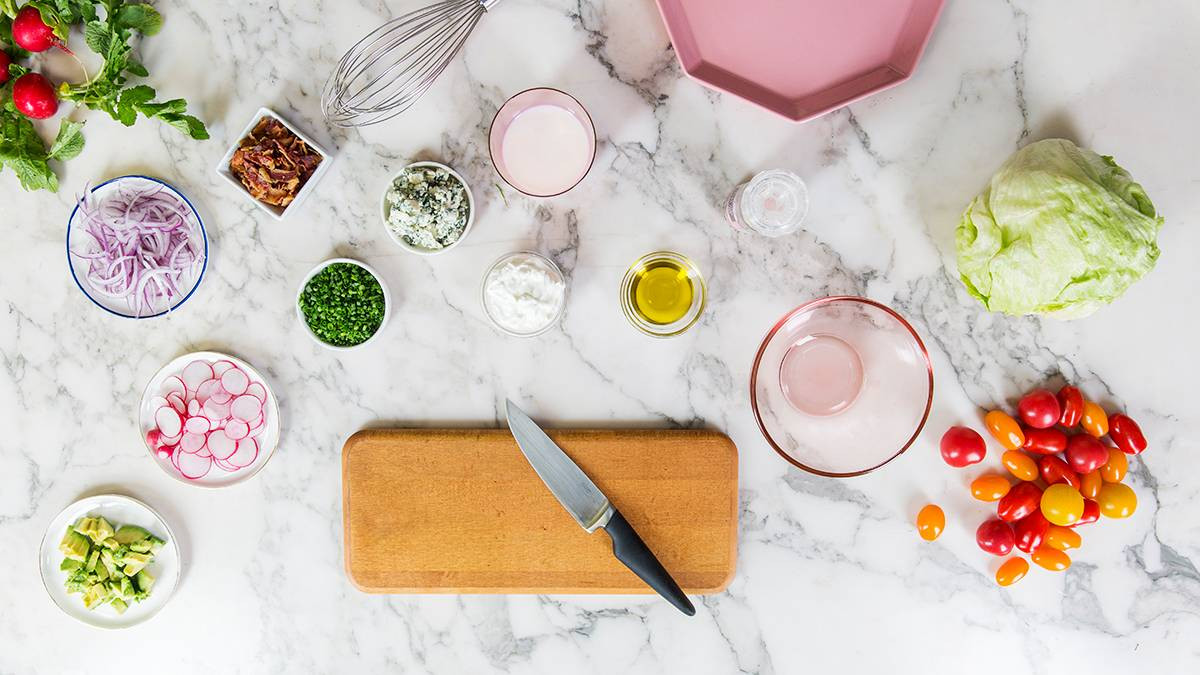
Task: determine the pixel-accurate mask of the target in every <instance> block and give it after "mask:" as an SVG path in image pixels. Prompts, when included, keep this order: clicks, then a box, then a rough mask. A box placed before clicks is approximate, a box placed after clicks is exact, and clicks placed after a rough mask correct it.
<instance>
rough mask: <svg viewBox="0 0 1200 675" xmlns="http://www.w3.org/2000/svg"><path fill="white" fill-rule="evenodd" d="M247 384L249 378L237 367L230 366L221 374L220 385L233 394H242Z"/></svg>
mask: <svg viewBox="0 0 1200 675" xmlns="http://www.w3.org/2000/svg"><path fill="white" fill-rule="evenodd" d="M248 386H250V378H249V377H247V376H246V373H243V372H242V371H240V370H238V369H237V368H230V369H229V370H227V371H225V372H224V373H222V374H221V387H222V388H223V389H225V391H227V392H229V393H231V394H233V395H234V396H238V395H240V394H244V393H245V392H246V387H248Z"/></svg>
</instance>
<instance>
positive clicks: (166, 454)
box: [158, 448, 171, 459]
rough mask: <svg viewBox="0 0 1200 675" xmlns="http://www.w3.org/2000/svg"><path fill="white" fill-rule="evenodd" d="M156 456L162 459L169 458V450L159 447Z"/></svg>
mask: <svg viewBox="0 0 1200 675" xmlns="http://www.w3.org/2000/svg"><path fill="white" fill-rule="evenodd" d="M158 456H159V457H161V458H162V459H170V458H171V451H170V450H165V449H162V448H160V449H159V451H158Z"/></svg>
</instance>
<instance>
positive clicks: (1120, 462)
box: [917, 386, 1146, 586]
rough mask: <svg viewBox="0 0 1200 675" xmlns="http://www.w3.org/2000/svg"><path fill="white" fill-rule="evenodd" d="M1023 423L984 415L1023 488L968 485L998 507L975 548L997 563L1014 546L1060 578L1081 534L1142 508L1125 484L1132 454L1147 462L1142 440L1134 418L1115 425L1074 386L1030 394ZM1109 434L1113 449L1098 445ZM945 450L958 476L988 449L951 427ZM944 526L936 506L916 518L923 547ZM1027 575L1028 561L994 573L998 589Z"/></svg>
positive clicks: (986, 482) (975, 436)
mask: <svg viewBox="0 0 1200 675" xmlns="http://www.w3.org/2000/svg"><path fill="white" fill-rule="evenodd" d="M1017 417H1018V418H1019V421H1018V419H1014V418H1013V417H1011V416H1010V415H1008V414H1007V413H1005V412H1003V411H1001V410H993V411H991V412H989V413H987V415H985V416H984V425H985V426H986V427H987V430H988V433H990V434H991V435H992V437H993V438H995V439H996V440H997V441H999V443H1000V445H1002V446H1003V447H1004V450H1005V451H1004V454H1003V456H1002V457H1001V462H1002V463H1003V464H1004V467H1005V468H1006V469H1007V470H1008V473H1009V474H1011V475H1012V476H1013V477H1014V478H1016V479H1017V483H1016V484H1015V485H1014V484H1013V483H1012V482H1010V480H1009V478H1008V477H1007V476H1004V475H1001V474H998V473H990V474H984V475H982V476H979V477H978V478H976V479H975V480H974V481H972V482H971V494H972V496H974V497H975V498H976V499H979V500H981V501H985V502H996V516H997V517H996V518H992V519H989V520H987V521H985V522H984V523H983V524H982V525H980V526H979V529H978V530H976V532H975V541H976V543H978V544H979V548H981V549H983V550H984V551H987V552H988V553H991V554H993V555H997V556H1006V555H1008V554H1009V553H1011V552H1012V550H1013V548H1017V549H1019V550H1020V551H1023V552H1024V553H1026V554H1028V555H1029V557H1030V559H1031V560H1033V562H1034V564H1036V565H1038V566H1039V567H1042V568H1045V569H1047V570H1051V571H1062V570H1065V569H1067V568H1068V567H1070V565H1071V558H1070V557H1069V556H1068V555H1067V553H1066V552H1067V551H1069V550H1071V549H1075V548H1079V546H1080V544H1081V543H1082V539H1081V537H1080V536H1079V533H1078V532H1077V531H1076V530H1075V528H1076V527H1078V526H1080V525H1086V524H1088V523H1093V522H1095V521H1096V520H1098V519H1099V518H1100V516H1101V515H1104V516H1105V517H1108V518H1127V517H1129V516H1130V515H1132V514H1133V512H1134V509H1136V508H1137V495H1136V494H1134V492H1133V490H1132V489H1130V487H1129V486H1128V485H1125V484H1124V483H1122V482H1121V481H1122V480H1124V478H1125V474H1126V473H1128V471H1129V460H1128V457H1127V455H1138V454H1141V453H1142V451H1144V450H1145V449H1146V437H1145V436H1143V435H1142V430H1141V429H1140V428H1139V427H1138V425H1137V423H1136V422H1134V421H1133V420H1132V419H1130V418H1129V417H1128V416H1126V415H1123V414H1119V413H1118V414H1114V415H1112V416H1111V417H1110V416H1109V415H1107V414H1106V413H1105V412H1104V409H1103V408H1101V407H1100V406H1099V405H1097V404H1096V403H1093V402H1092V401H1088V400H1086V399H1084V398H1083V395H1082V394H1081V393H1080V391H1079V390H1078V389H1076V388H1075V387H1071V386H1066V387H1063V388H1062V389H1060V390H1059V392H1058V394H1057V395H1055V394H1054V393H1053V392H1051V391H1049V390H1046V389H1035V390H1034V391H1031V392H1029V393H1028V394H1026V395H1025V396H1023V397H1022V398H1021V400H1020V402H1019V403H1018V404H1017ZM1080 427H1082V432H1081V431H1079V428H1080ZM1106 436H1107V437H1108V439H1109V440H1111V441H1112V442H1113V443H1114V444H1115V446H1116V447H1112V446H1108V445H1105V444H1104V443H1103V442H1101V441H1102V439H1103V438H1104V437H1106ZM941 452H942V459H944V460H945V461H946V463H947V464H949V465H950V466H953V467H958V468H962V467H966V466H970V465H972V464H978V463H979V462H981V461H983V458H984V457H985V456H986V455H987V444H986V443H985V442H984V440H983V437H982V436H980V435H979V433H978V432H976V431H975V430H974V429H970V428H968V427H951V428H950V429H948V430H947V431H946V433H945V434H944V435H943V436H942V441H941ZM945 526H946V516H945V514H944V513H943V512H942V509H941V508H940V507H938V506H936V505H934V504H929V505H927V506H926V507H925V508H923V509H921V512H920V513H919V514H917V531H918V532H919V533H920V535H921V538H923V539H925V540H926V541H933V540H934V539H936V538H937V537H938V535H940V534H941V532H942V530H943V529H944V528H945ZM1028 571H1029V563H1028V562H1026V561H1025V559H1024V558H1021V557H1020V556H1014V557H1011V558H1009V559H1008V560H1005V561H1004V563H1003V564H1001V565H1000V568H999V569H998V570H996V583H998V584H1000V585H1001V586H1009V585H1011V584H1014V583H1016V582H1017V581H1020V580H1021V579H1022V578H1023V577H1024V576H1025V574H1026V573H1027V572H1028Z"/></svg>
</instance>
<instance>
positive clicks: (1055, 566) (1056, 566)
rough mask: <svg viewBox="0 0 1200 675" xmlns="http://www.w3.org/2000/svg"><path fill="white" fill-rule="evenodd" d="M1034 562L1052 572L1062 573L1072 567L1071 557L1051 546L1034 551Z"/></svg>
mask: <svg viewBox="0 0 1200 675" xmlns="http://www.w3.org/2000/svg"><path fill="white" fill-rule="evenodd" d="M1029 557H1030V558H1033V562H1034V563H1035V564H1036V565H1037V566H1038V567H1042V568H1044V569H1048V570H1050V571H1051V572H1061V571H1063V570H1065V569H1067V568H1068V567H1070V566H1071V557H1070V556H1068V555H1067V554H1066V553H1063V552H1062V551H1060V550H1058V549H1056V548H1050V547H1049V546H1042V547H1040V548H1037V549H1035V550H1034V551H1033V555H1031V556H1029Z"/></svg>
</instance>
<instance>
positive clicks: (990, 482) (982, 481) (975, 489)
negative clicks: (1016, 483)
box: [971, 473, 1012, 502]
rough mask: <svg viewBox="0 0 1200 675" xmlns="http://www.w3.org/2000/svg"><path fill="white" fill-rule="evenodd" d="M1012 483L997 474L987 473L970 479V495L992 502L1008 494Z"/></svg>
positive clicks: (982, 500)
mask: <svg viewBox="0 0 1200 675" xmlns="http://www.w3.org/2000/svg"><path fill="white" fill-rule="evenodd" d="M1011 487H1012V483H1009V482H1008V479H1007V478H1005V477H1004V476H1001V475H999V474H994V473H989V474H985V475H983V476H980V477H979V478H976V479H975V480H973V481H971V496H972V497H974V498H975V499H978V500H979V501H981V502H994V501H997V500H998V499H1000V498H1001V497H1003V496H1004V495H1006V494H1008V489H1009V488H1011Z"/></svg>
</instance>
